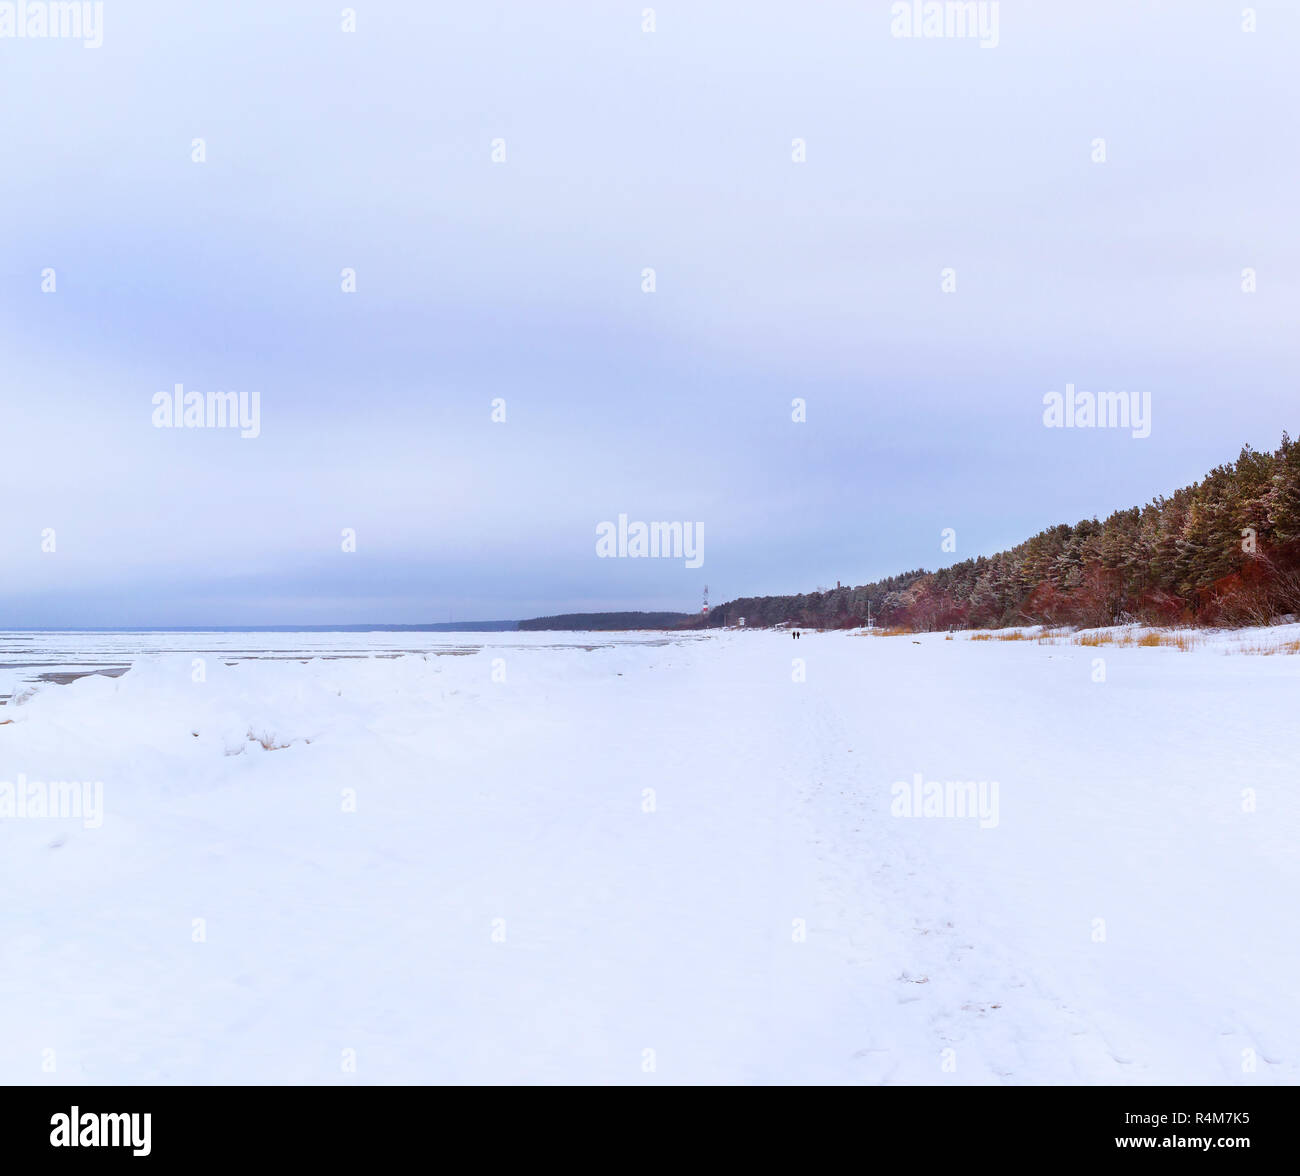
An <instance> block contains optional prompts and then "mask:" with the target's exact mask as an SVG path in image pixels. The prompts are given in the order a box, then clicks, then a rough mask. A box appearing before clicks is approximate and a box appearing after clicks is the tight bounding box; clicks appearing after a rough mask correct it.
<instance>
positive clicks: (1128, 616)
mask: <svg viewBox="0 0 1300 1176" xmlns="http://www.w3.org/2000/svg"><path fill="white" fill-rule="evenodd" d="M868 610H870V616H871V618H872V620H873V621H874V622H877V623H879V624H882V625H891V626H902V627H906V628H910V629H918V630H934V629H946V628H996V627H1001V626H1006V625H1025V624H1045V625H1058V624H1059V625H1077V626H1098V625H1112V624H1120V623H1124V622H1126V621H1144V622H1147V623H1151V624H1207V625H1246V624H1267V623H1268V622H1270V621H1273V620H1276V619H1277V618H1279V617H1282V616H1286V615H1289V614H1300V441H1292V440H1291V438H1290V437H1289V436H1288V435H1287V434H1286V433H1283V434H1282V444H1281V446H1280V447H1279V448H1278V449H1277V450H1275V451H1274V452H1271V453H1265V452H1258V451H1256V450H1254V449H1252V448H1251V447H1250V446H1249V445H1247V446H1246V447H1245V448H1243V449H1242V451H1241V455H1240V456H1239V457H1238V458H1237V460H1236V461H1235V462H1232V463H1229V464H1226V465H1221V466H1218V467H1216V468H1215V469H1213V470H1211V471H1210V472H1209V473H1208V474H1207V475H1206V476H1205V477H1204V478H1203V479H1202V480H1201V481H1199V482H1196V483H1194V484H1193V485H1191V486H1186V487H1183V488H1182V489H1180V490H1176V491H1174V493H1173V494H1171V495H1169V496H1168V497H1165V496H1157V497H1156V498H1154V499H1153V500H1152V501H1151V502H1148V503H1147V504H1146V505H1145V506H1134V507H1131V508H1129V509H1128V510H1119V511H1116V512H1115V513H1114V514H1112V515H1111V516H1110V517H1109V518H1107V519H1106V520H1104V521H1098V520H1097V519H1095V518H1093V519H1085V520H1083V521H1081V522H1078V523H1075V524H1074V525H1073V526H1070V525H1069V524H1066V523H1061V524H1059V525H1058V526H1055V527H1049V528H1048V529H1047V530H1045V531H1040V532H1039V533H1038V534H1037V535H1035V536H1033V538H1031V539H1027V540H1026V541H1025V542H1023V543H1021V544H1019V545H1018V546H1016V547H1013V548H1012V549H1011V550H1010V551H1002V552H999V553H997V554H996V555H991V556H980V557H978V558H977V559H968V560H965V561H963V562H962V563H958V564H953V565H952V566H951V567H947V568H941V569H940V570H938V571H935V572H929V571H925V570H922V569H918V570H917V571H912V572H904V573H903V574H901V575H898V576H891V577H889V578H888V579H885V580H879V581H876V582H875V583H872V584H863V585H860V586H858V587H853V588H848V587H845V588H836V589H834V590H832V591H828V592H812V593H801V594H799V595H794V596H759V597H743V598H741V599H738V600H732V601H728V602H727V603H726V604H724V605H719V606H718V607H716V608H714V609H713V610H712V612H710V613H709V615H708V616H707V617H705V618H698V619H696V621H695V622H694V624H696V625H705V626H709V627H716V626H721V625H728V624H736V623H738V621H739V618H741V617H744V618H745V624H746V625H747V626H751V625H760V626H762V625H776V624H780V623H783V622H788V623H791V624H798V625H805V626H808V627H810V628H852V627H857V626H860V625H864V624H865V623H866V621H867V616H868Z"/></svg>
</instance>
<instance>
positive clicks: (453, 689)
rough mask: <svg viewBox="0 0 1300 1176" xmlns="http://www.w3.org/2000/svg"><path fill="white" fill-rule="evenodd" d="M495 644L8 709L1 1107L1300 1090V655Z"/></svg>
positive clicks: (91, 684) (53, 694)
mask: <svg viewBox="0 0 1300 1176" xmlns="http://www.w3.org/2000/svg"><path fill="white" fill-rule="evenodd" d="M543 637H544V638H545V640H543V639H542V638H543ZM483 641H484V648H483V649H482V650H481V651H480V652H478V653H474V654H472V655H469V656H447V657H430V658H428V660H425V659H424V658H423V657H419V656H413V657H406V658H402V659H400V660H379V659H376V660H367V661H348V662H343V661H338V662H332V661H315V662H312V663H311V664H310V665H306V666H304V665H300V664H298V663H296V662H264V663H263V662H259V663H247V664H244V665H240V666H238V667H234V668H227V667H225V666H224V665H221V664H220V662H219V660H214V661H212V662H210V663H209V664H208V665H207V667H206V671H207V673H206V681H204V682H201V683H195V682H193V681H192V680H191V677H192V675H191V660H190V658H189V657H184V658H180V657H170V658H168V657H164V658H161V659H158V660H156V661H151V662H149V663H147V664H142V665H139V666H137V667H136V668H135V669H133V670H132V671H131V672H130V673H128V674H127V675H126V676H124V677H122V678H120V679H116V680H110V679H103V678H92V679H85V680H82V681H79V682H77V683H74V684H73V685H71V686H67V687H48V688H46V689H44V690H43V691H41V692H40V693H39V694H38V695H37V696H36V697H35V698H32V699H30V700H28V701H26V702H25V703H24V704H23V705H21V706H12V705H11V706H8V707H4V708H0V719H4V718H13V719H14V722H13V723H12V725H8V726H0V782H3V781H13V780H14V779H15V778H16V775H17V774H18V773H23V774H25V775H26V776H27V777H28V778H29V779H40V780H51V779H60V780H78V781H81V780H102V781H103V782H104V790H103V793H104V812H105V816H104V821H103V825H102V827H101V828H85V827H83V822H82V821H78V820H74V819H54V818H48V817H46V818H28V819H0V886H3V896H4V900H5V901H4V904H3V907H2V908H0V912H2V913H0V999H2V1000H3V1001H4V1003H5V1007H6V1008H8V1009H10V1010H11V1013H12V1011H13V1010H21V1011H22V1012H21V1015H10V1016H8V1017H6V1018H5V1029H4V1032H3V1035H2V1036H0V1081H5V1082H20V1083H27V1082H60V1083H63V1082H174V1081H186V1082H248V1081H253V1082H272V1083H276V1082H304V1083H351V1082H380V1083H382V1082H444V1081H450V1082H463V1081H469V1082H516V1081H519V1082H563V1081H567V1082H616V1083H634V1084H635V1083H655V1082H785V1081H788V1082H864V1083H879V1082H907V1083H970V1082H978V1083H983V1082H992V1083H997V1082H1005V1083H1030V1082H1053V1083H1070V1082H1103V1083H1143V1082H1196V1083H1227V1084H1234V1083H1243V1084H1255V1083H1276V1082H1287V1083H1294V1082H1296V1081H1297V1079H1298V1078H1300V1034H1298V1032H1297V1018H1296V1016H1295V1008H1296V997H1297V987H1298V986H1300V980H1298V976H1300V968H1298V967H1297V964H1298V962H1300V947H1298V946H1297V935H1296V931H1297V916H1296V913H1295V899H1296V895H1297V886H1296V883H1297V881H1298V880H1300V868H1298V866H1297V854H1296V853H1295V845H1296V844H1297V834H1298V833H1300V802H1298V800H1297V789H1298V787H1300V783H1298V780H1297V773H1298V770H1300V734H1298V732H1297V724H1296V723H1295V718H1294V716H1295V715H1296V714H1297V713H1298V712H1300V708H1298V707H1297V703H1298V702H1300V659H1297V658H1294V657H1272V658H1258V657H1256V658H1248V657H1241V656H1235V657H1225V656H1223V655H1222V654H1220V653H1217V652H1213V651H1204V652H1195V653H1180V652H1177V651H1174V650H1167V649H1111V650H1093V649H1084V648H1079V647H1048V646H1036V645H1033V644H1031V643H1005V644H1002V643H982V644H973V643H970V642H965V641H961V640H957V641H944V640H943V638H942V637H941V636H933V637H926V638H924V639H921V640H920V642H919V644H918V643H915V642H913V640H912V639H910V638H905V637H904V638H871V639H865V638H860V637H853V636H849V635H846V634H826V635H820V636H818V635H809V636H808V638H807V639H805V640H803V641H800V642H798V643H795V642H792V641H790V640H789V638H788V637H783V636H781V635H777V634H767V633H744V634H724V635H721V636H718V637H712V638H708V639H699V638H692V639H686V640H684V641H682V642H680V643H677V644H672V645H666V646H651V645H643V644H638V643H635V642H628V643H620V644H615V645H614V647H612V648H599V649H595V650H590V651H588V650H584V649H581V648H578V646H579V644H580V643H581V638H578V637H576V636H575V637H572V638H562V639H560V640H559V641H557V640H556V638H555V637H554V635H528V636H524V635H519V634H497V635H491V636H490V637H485V638H483ZM566 642H567V643H569V644H571V645H572V646H573V647H572V648H555V646H556V645H557V644H558V645H562V644H564V643H566ZM1098 655H1100V656H1104V657H1105V660H1106V663H1107V664H1106V669H1107V681H1105V682H1104V683H1097V682H1094V681H1093V680H1092V663H1093V658H1094V657H1096V656H1098ZM794 657H799V658H802V659H803V661H804V662H805V669H806V681H801V682H796V681H792V664H791V659H792V658H794ZM497 659H499V660H497ZM502 671H504V678H505V680H504V681H498V680H494V672H495V676H496V677H497V678H500V677H501V676H502ZM249 730H252V731H253V732H254V734H255V735H259V736H260V735H266V736H267V737H268V742H271V743H273V744H275V743H286V744H288V746H286V747H283V748H279V749H277V750H270V751H268V750H263V749H262V747H261V746H260V745H259V744H257V743H256V742H249V740H248V738H247V735H248V732H249ZM194 731H197V732H198V735H197V737H196V736H195V735H194V734H193V733H192V732H194ZM232 753H233V754H232ZM916 773H921V774H922V776H923V778H924V779H925V780H927V781H931V780H937V781H947V780H963V781H996V782H998V785H999V792H998V802H999V803H998V812H997V816H998V821H997V825H996V827H992V828H980V825H979V822H978V821H977V820H975V819H972V818H969V817H948V818H914V819H910V818H902V817H895V816H892V815H891V811H890V805H891V799H892V798H891V785H892V784H893V783H894V782H895V781H910V780H912V778H913V776H914V774H916ZM1245 788H1251V789H1254V791H1255V802H1256V805H1257V810H1258V811H1255V812H1250V813H1248V812H1244V811H1243V805H1242V790H1243V789H1245ZM345 790H352V792H353V794H354V795H355V810H356V811H354V812H352V811H344V809H345V807H347V803H349V802H348V801H347V798H346V797H345ZM647 790H652V792H648V791H647ZM647 810H652V811H647ZM196 919H201V920H203V922H202V923H201V924H199V925H198V926H199V928H200V930H201V934H200V932H199V931H196V930H195V927H196V924H195V923H194V920H196ZM1098 919H1100V920H1104V938H1103V939H1101V940H1100V941H1098V930H1097V924H1095V922H1094V920H1098ZM196 939H197V940H200V941H196ZM47 1051H53V1052H52V1053H50V1052H47ZM349 1051H354V1052H349ZM647 1051H650V1052H647ZM1243 1051H1254V1053H1253V1055H1252V1054H1251V1053H1246V1052H1243ZM1252 1057H1253V1060H1254V1068H1253V1069H1251V1068H1249V1063H1250V1061H1251V1059H1252ZM353 1059H355V1070H353V1069H352V1068H351V1067H352V1061H353ZM1243 1063H1246V1067H1245V1068H1243ZM51 1064H53V1066H54V1069H53V1070H52V1071H51V1070H50V1069H49V1066H50V1065H51ZM43 1067H44V1068H43Z"/></svg>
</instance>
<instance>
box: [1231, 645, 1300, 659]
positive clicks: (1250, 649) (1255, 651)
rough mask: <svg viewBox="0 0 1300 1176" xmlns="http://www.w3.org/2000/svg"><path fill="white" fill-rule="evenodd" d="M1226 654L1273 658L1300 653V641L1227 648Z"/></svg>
mask: <svg viewBox="0 0 1300 1176" xmlns="http://www.w3.org/2000/svg"><path fill="white" fill-rule="evenodd" d="M1223 652H1224V653H1249V654H1252V655H1255V656H1258V657H1272V656H1274V655H1275V654H1279V653H1283V654H1286V653H1300V641H1282V642H1279V643H1278V644H1276V645H1261V644H1259V643H1258V642H1257V643H1255V644H1254V645H1238V646H1236V647H1235V648H1234V647H1232V646H1229V647H1227V648H1226V649H1224V651H1223Z"/></svg>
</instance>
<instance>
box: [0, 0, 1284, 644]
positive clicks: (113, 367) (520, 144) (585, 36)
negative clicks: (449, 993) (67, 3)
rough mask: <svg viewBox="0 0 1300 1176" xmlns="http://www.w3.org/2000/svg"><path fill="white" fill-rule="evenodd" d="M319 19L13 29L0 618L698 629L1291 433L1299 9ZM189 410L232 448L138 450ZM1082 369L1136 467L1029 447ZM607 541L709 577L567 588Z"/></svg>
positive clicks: (1108, 456)
mask: <svg viewBox="0 0 1300 1176" xmlns="http://www.w3.org/2000/svg"><path fill="white" fill-rule="evenodd" d="M342 7H343V5H341V4H338V3H319V2H311V3H309V2H305V0H275V2H269V0H241V2H231V3H222V4H205V5H188V4H176V3H173V2H171V0H166V2H163V0H159V2H146V0H105V3H104V5H103V45H102V47H101V48H84V47H83V46H82V44H81V43H80V42H76V41H70V40H59V39H46V40H35V39H30V38H23V39H18V38H3V37H0V98H2V99H3V109H4V111H5V112H6V113H5V116H4V118H3V119H0V232H2V233H3V247H2V248H0V355H2V356H3V363H2V364H0V404H2V406H3V417H2V418H0V419H2V420H3V427H4V433H3V438H4V446H3V451H2V452H0V501H2V502H3V507H0V569H2V570H0V628H9V627H22V626H42V625H49V626H60V625H61V626H73V627H75V626H79V625H86V626H112V625H183V624H209V625H213V624H279V623H306V624H327V623H361V622H367V621H374V622H425V621H429V622H434V621H446V620H448V619H449V618H454V619H457V620H489V619H500V618H514V617H526V616H534V615H538V614H541V613H553V612H562V611H576V610H588V609H632V608H675V609H682V610H694V609H697V608H698V607H699V602H700V596H701V592H702V589H703V587H704V585H705V584H706V583H707V584H708V585H709V587H710V597H711V599H712V600H713V601H715V602H718V601H722V600H724V599H728V598H731V597H735V596H739V595H751V594H760V593H766V592H788V591H800V590H811V589H814V588H816V587H817V586H819V585H833V584H834V583H835V581H836V580H837V579H838V580H841V581H843V582H845V583H862V582H865V581H867V580H870V579H873V578H877V577H880V576H883V575H888V574H891V573H894V572H898V571H903V570H907V569H911V568H915V567H918V566H926V567H935V566H938V565H940V564H944V563H950V562H952V561H953V560H954V559H961V558H965V557H967V556H971V555H977V554H981V553H985V554H988V553H992V552H994V551H996V550H999V549H1001V548H1003V547H1006V546H1010V545H1012V544H1014V543H1016V542H1018V541H1019V540H1021V539H1023V538H1025V537H1027V536H1029V535H1031V534H1033V533H1034V532H1036V531H1038V530H1041V529H1042V528H1043V527H1045V526H1048V525H1051V524H1054V523H1057V522H1075V521H1077V520H1078V519H1080V518H1083V517H1091V516H1093V515H1094V514H1096V515H1101V516H1103V517H1104V516H1105V515H1106V514H1107V513H1109V512H1110V511H1112V510H1114V509H1116V508H1119V507H1124V506H1129V505H1134V504H1138V503H1141V502H1143V501H1146V500H1148V499H1149V498H1151V497H1152V496H1153V495H1155V494H1157V493H1161V492H1168V491H1171V490H1173V489H1174V488H1176V487H1177V486H1180V485H1183V484H1185V483H1189V482H1191V481H1193V480H1196V479H1197V478H1199V477H1200V476H1201V475H1203V474H1204V473H1205V472H1206V471H1207V470H1208V469H1210V468H1211V467H1213V466H1214V465H1216V464H1218V463H1219V462H1221V461H1228V460H1231V459H1233V458H1235V457H1236V455H1237V452H1238V450H1239V448H1240V447H1241V445H1242V444H1243V443H1246V442H1249V443H1251V444H1253V445H1255V446H1256V447H1259V448H1273V447H1275V446H1276V444H1277V443H1278V441H1279V439H1280V435H1281V432H1282V430H1283V429H1284V428H1286V429H1289V430H1290V431H1291V432H1292V433H1293V434H1294V433H1295V432H1297V431H1298V430H1300V411H1298V410H1300V388H1298V385H1297V379H1296V376H1297V359H1298V354H1297V353H1298V351H1300V331H1297V329H1296V323H1297V321H1298V320H1300V244H1298V242H1300V234H1298V233H1297V207H1298V205H1297V194H1298V192H1300V150H1298V148H1300V144H1298V143H1297V137H1298V135H1300V124H1298V123H1297V120H1296V112H1297V110H1300V77H1298V75H1300V71H1298V70H1297V68H1296V63H1297V61H1298V60H1300V6H1296V5H1295V4H1294V3H1292V2H1291V0H1286V2H1281V0H1279V2H1275V3H1260V4H1258V5H1256V6H1255V7H1256V9H1257V11H1258V31H1255V32H1253V33H1251V32H1243V31H1242V27H1241V26H1242V8H1243V5H1241V4H1240V3H1236V2H1235V0H1234V2H1226V0H1224V2H1219V0H1214V2H1211V0H1178V2H1173V0H1170V2H1167V3H1163V4H1162V3H1150V2H1142V3H1137V2H1135V0H1130V2H1128V3H1109V2H1099V0H1089V2H1088V3H1087V4H1082V3H1080V4H1067V3H1047V2H1039V3H1030V2H1020V0H1002V3H1001V4H1000V5H998V6H996V7H997V8H998V28H997V44H996V46H995V47H982V46H981V44H980V41H979V40H978V39H977V38H959V37H952V38H921V39H916V38H902V37H896V36H893V35H891V31H892V29H891V26H892V25H893V24H894V21H893V18H892V14H891V8H892V5H891V4H890V3H888V2H887V0H882V2H874V0H852V2H839V0H819V2H818V3H815V4H812V3H807V2H795V0H790V2H776V0H744V2H739V0H738V2H735V3H728V2H721V0H689V2H688V0H663V2H662V3H657V4H655V5H654V16H655V25H656V28H655V30H654V31H653V32H643V31H642V24H643V9H644V8H645V7H646V5H645V3H643V2H636V3H621V2H618V0H592V2H589V3H582V2H578V0H550V2H547V3H539V2H537V0H515V2H508V3H506V2H498V3H488V2H483V3H470V2H468V0H462V2H459V3H451V2H447V3H444V2H441V0H439V2H437V3H434V2H423V0H422V2H418V3H417V2H415V0H402V2H398V0H387V2H381V0H370V2H366V0H360V2H359V3H357V4H356V6H355V7H356V10H357V15H356V26H357V27H356V31H355V32H345V31H343V29H342V28H341V24H342V17H341V14H340V11H341V9H342ZM1099 138H1100V139H1104V140H1105V153H1106V160H1105V162H1104V163H1098V162H1094V156H1095V154H1096V148H1095V146H1094V140H1097V139H1099ZM196 139H202V140H203V147H204V151H205V153H206V160H205V161H204V162H194V160H193V154H194V147H193V142H194V140H196ZM795 139H802V140H803V141H804V143H805V145H806V147H805V150H806V160H805V161H804V162H795V161H794V160H793V159H792V155H793V154H794V153H795V151H794V146H793V141H794V140H795ZM494 140H504V152H505V159H504V161H503V162H496V161H494V160H493V141H494ZM498 154H500V152H499V151H498ZM1248 267H1249V268H1253V269H1254V270H1256V272H1257V282H1258V288H1257V291H1256V292H1255V293H1253V294H1246V293H1243V291H1242V271H1243V270H1244V269H1246V268H1248ZM345 268H349V269H352V270H354V271H355V274H356V292H355V293H345V292H344V291H343V290H342V285H343V280H342V276H341V275H342V271H343V270H344V269H345ZM647 268H653V270H654V271H655V290H654V292H653V293H645V292H643V288H642V287H643V276H642V275H643V271H644V270H645V269H647ZM947 268H951V269H952V270H954V271H955V281H956V290H955V292H952V293H946V292H944V290H943V289H942V288H941V274H942V271H943V270H945V269H947ZM47 270H53V271H54V278H53V281H54V286H55V289H54V291H53V292H45V291H43V290H42V284H43V278H42V275H43V273H44V271H47ZM45 284H46V285H49V280H48V276H47V278H46V280H45ZM176 384H182V385H183V386H184V387H185V389H186V390H190V391H197V392H199V393H201V394H204V395H206V394H208V393H212V392H217V391H223V392H224V391H235V392H238V393H243V394H245V395H251V394H252V393H254V392H255V393H256V394H257V396H258V399H259V402H260V435H259V436H257V437H256V438H242V437H241V436H240V435H239V431H238V430H233V429H217V428H212V429H209V428H174V429H161V428H156V427H154V424H153V417H154V412H155V409H154V404H153V398H154V397H155V394H157V393H160V392H162V391H164V390H167V391H170V390H171V389H172V388H173V387H174V386H175V385H176ZM1067 384H1074V385H1075V386H1076V387H1077V388H1078V389H1081V390H1095V391H1097V392H1101V391H1111V390H1124V391H1126V392H1129V393H1135V394H1141V395H1149V397H1150V403H1151V408H1152V422H1151V434H1150V436H1149V437H1147V438H1145V439H1136V438H1134V437H1133V436H1132V435H1131V432H1130V431H1126V430H1118V429H1109V430H1108V429H1048V428H1045V427H1044V424H1043V397H1044V394H1045V393H1048V392H1050V391H1053V390H1056V391H1063V390H1064V389H1065V386H1066V385H1067ZM796 397H799V398H802V399H803V400H805V401H806V405H807V408H806V416H807V419H806V421H805V422H802V423H800V422H796V421H793V420H792V419H791V417H792V408H791V401H792V400H793V399H794V398H796ZM495 398H501V399H503V400H504V402H505V414H506V420H505V421H504V422H503V423H502V422H494V421H493V420H492V402H493V400H494V399H495ZM620 514H626V515H627V516H628V517H629V519H630V520H633V521H636V520H647V521H650V520H677V521H685V522H697V523H701V524H702V525H703V532H704V550H703V554H704V560H703V565H702V566H701V567H698V568H694V569H692V568H687V567H685V566H684V563H685V561H684V560H682V559H675V560H674V559H618V558H613V559H600V558H597V556H596V527H597V524H599V523H600V522H602V521H606V520H610V521H613V520H617V518H618V516H619V515H620ZM345 528H351V529H353V530H354V531H355V535H356V551H355V552H346V551H344V550H342V548H343V546H344V544H343V532H344V529H345ZM944 528H952V529H953V530H955V532H956V536H957V550H956V552H955V553H951V554H950V553H945V552H943V551H942V550H941V546H940V544H941V534H942V532H943V529H944ZM51 533H52V534H51ZM50 546H53V547H54V550H52V551H51V550H42V548H43V547H45V548H48V547H50Z"/></svg>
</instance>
